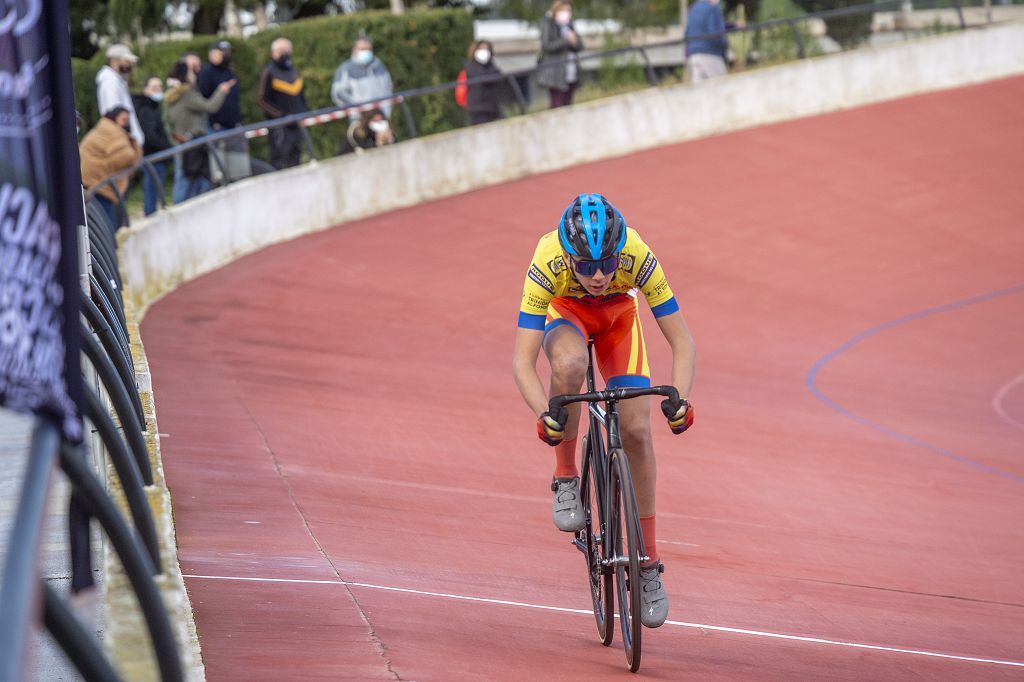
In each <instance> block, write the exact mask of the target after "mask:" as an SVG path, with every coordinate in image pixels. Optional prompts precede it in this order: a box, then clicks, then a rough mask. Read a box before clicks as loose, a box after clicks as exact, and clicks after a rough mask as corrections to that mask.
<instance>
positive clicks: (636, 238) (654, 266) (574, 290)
mask: <svg viewBox="0 0 1024 682" xmlns="http://www.w3.org/2000/svg"><path fill="white" fill-rule="evenodd" d="M635 289H639V290H640V291H642V292H643V294H644V297H645V298H646V299H647V303H648V304H649V305H650V306H651V311H652V312H653V313H654V316H655V317H662V316H664V315H669V314H671V313H674V312H676V311H677V310H679V304H678V303H676V299H675V296H673V295H672V289H671V288H670V287H669V285H668V279H667V278H666V277H665V272H664V270H662V268H661V264H660V263H658V259H657V258H655V256H654V252H653V251H651V249H650V248H649V247H648V246H647V244H645V243H644V240H643V239H641V238H640V235H639V234H637V231H636V230H634V229H633V228H626V244H625V246H623V247H622V251H621V252H619V269H618V270H616V271H615V276H614V277H613V278H612V281H611V283H610V284H609V285H608V289H606V290H605V292H604V293H603V294H601V295H600V296H594V295H592V294H589V293H587V290H586V289H584V288H583V285H582V284H580V283H579V281H578V280H577V279H576V275H575V273H573V271H572V268H571V267H570V265H569V262H568V261H567V259H566V257H565V255H564V253H563V251H562V245H561V244H559V243H558V230H553V231H551V232H548V233H547V234H546V235H544V236H543V237H541V238H540V242H538V243H537V250H536V252H535V253H534V254H533V262H532V263H530V269H529V271H527V273H526V282H525V283H524V284H523V300H522V304H521V305H520V307H519V326H520V327H523V328H525V329H544V322H545V318H546V316H547V311H548V303H550V302H551V300H552V299H554V298H559V297H567V298H580V299H584V300H587V301H593V302H595V303H599V302H601V301H602V300H605V299H612V298H617V297H619V296H624V295H627V294H629V293H630V292H632V291H633V290H635Z"/></svg>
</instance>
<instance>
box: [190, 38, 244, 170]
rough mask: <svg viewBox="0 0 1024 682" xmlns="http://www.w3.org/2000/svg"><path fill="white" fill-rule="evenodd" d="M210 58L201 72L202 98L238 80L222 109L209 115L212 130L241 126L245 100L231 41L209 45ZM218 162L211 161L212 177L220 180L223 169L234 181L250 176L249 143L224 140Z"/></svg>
mask: <svg viewBox="0 0 1024 682" xmlns="http://www.w3.org/2000/svg"><path fill="white" fill-rule="evenodd" d="M209 59H210V61H209V62H207V63H206V64H205V65H203V67H202V69H200V71H199V92H200V94H202V96H203V97H207V98H208V97H212V96H213V93H214V92H216V90H217V86H219V85H220V84H221V83H227V82H228V81H232V82H234V83H235V85H234V86H232V88H231V90H229V91H228V96H227V97H226V98H225V99H224V104H222V105H221V107H220V109H218V110H217V111H215V112H213V113H212V114H210V132H218V131H221V130H231V129H232V128H237V127H238V126H240V125H242V100H241V97H240V94H239V93H240V90H239V87H238V74H236V73H235V70H234V69H233V68H231V43H229V42H228V41H226V40H218V41H217V42H215V43H214V44H213V46H211V47H210V52H209ZM213 153H214V154H215V155H216V157H217V161H218V163H212V164H211V165H210V170H211V173H212V175H213V177H212V180H213V181H214V182H219V181H220V180H221V169H222V168H223V169H224V170H225V171H226V172H227V173H228V175H229V176H230V178H231V179H232V180H238V179H240V178H245V177H248V176H249V175H251V174H252V167H251V166H250V164H249V145H248V143H247V142H246V139H245V137H244V136H242V135H237V136H235V137H231V138H228V139H227V140H222V141H220V142H217V143H216V144H215V145H214V152H213Z"/></svg>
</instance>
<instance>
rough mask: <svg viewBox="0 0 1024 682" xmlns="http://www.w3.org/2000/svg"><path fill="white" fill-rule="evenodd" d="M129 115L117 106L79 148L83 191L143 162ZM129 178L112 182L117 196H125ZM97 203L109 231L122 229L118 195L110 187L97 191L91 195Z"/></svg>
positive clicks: (86, 136) (125, 177)
mask: <svg viewBox="0 0 1024 682" xmlns="http://www.w3.org/2000/svg"><path fill="white" fill-rule="evenodd" d="M130 126H131V113H130V112H129V111H128V109H126V108H125V107H121V106H116V107H114V108H113V109H111V110H110V111H108V112H107V113H105V114H104V115H103V117H102V118H100V120H99V122H97V123H96V125H95V126H94V127H93V129H92V130H90V131H89V132H88V133H86V135H85V137H83V138H82V142H81V143H80V144H79V145H78V153H79V155H80V156H81V159H82V184H83V185H85V187H86V189H91V188H93V187H95V186H97V185H99V184H100V183H101V182H102V181H103V180H105V179H107V178H109V177H110V176H111V175H113V174H114V173H117V172H118V171H120V170H124V169H126V168H131V167H132V166H134V165H135V164H137V163H138V162H139V159H141V158H142V148H141V147H140V146H139V143H138V142H136V141H135V138H133V137H132V136H131V127H130ZM130 179H131V175H130V174H128V173H126V174H125V175H124V176H123V177H121V178H119V179H118V180H116V181H115V183H114V184H116V185H117V190H118V192H120V193H121V195H122V196H123V195H124V192H125V190H126V189H127V188H128V181H129V180H130ZM94 198H95V199H96V201H97V202H98V203H99V204H100V206H102V207H103V210H104V211H106V213H107V215H108V216H110V226H111V230H113V231H115V232H116V231H117V228H119V227H120V226H121V215H120V210H119V208H118V204H119V203H120V202H119V200H118V195H117V192H115V191H114V188H113V187H111V186H110V184H106V185H103V186H102V187H100V188H99V189H98V190H97V191H96V194H95V195H94Z"/></svg>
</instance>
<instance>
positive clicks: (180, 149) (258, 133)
mask: <svg viewBox="0 0 1024 682" xmlns="http://www.w3.org/2000/svg"><path fill="white" fill-rule="evenodd" d="M909 4H910V3H909V2H908V0H885V1H883V2H875V3H870V4H863V5H854V6H851V7H841V8H837V9H831V10H823V11H820V12H811V13H808V14H802V15H799V16H794V17H784V18H780V19H769V20H767V21H761V22H757V23H752V24H746V25H744V26H738V27H735V28H730V29H728V31H727V33H728V34H730V35H734V34H735V35H742V34H757V33H758V32H761V31H771V30H775V29H779V28H785V29H788V31H789V33H790V34H791V35H792V39H793V42H794V44H795V46H796V51H797V58H798V59H805V58H807V55H808V50H807V45H806V43H805V36H804V34H803V33H802V32H801V30H800V26H801V25H802V24H806V23H807V22H809V21H812V20H822V21H828V20H830V19H838V18H843V17H851V16H858V15H863V14H874V13H876V12H895V11H906V9H907V7H908V5H909ZM939 6H942V7H943V8H946V9H951V10H953V11H955V12H956V16H957V23H958V25H959V26H958V28H959V29H960V30H966V29H967V28H968V25H967V22H966V20H965V18H964V13H963V3H962V2H961V0H950V1H949V2H947V3H942V2H940V0H916V2H914V9H915V10H920V9H931V8H936V7H939ZM903 33H904V35H905V36H909V30H908V29H906V28H904V29H903ZM721 35H722V34H720V33H712V34H706V35H691V36H685V37H683V38H681V39H676V40H667V41H663V42H656V43H648V44H646V45H627V46H623V47H616V48H612V49H607V50H598V51H588V52H583V53H580V54H578V55H574V56H572V57H567V58H566V59H562V60H550V61H547V62H545V66H552V65H554V66H558V65H565V64H567V63H568V62H570V61H574V60H578V61H579V62H580V63H583V62H588V61H594V60H611V59H614V58H616V57H619V56H623V55H632V56H635V57H636V58H637V59H639V61H640V62H641V63H642V68H643V70H644V74H645V77H646V79H647V82H648V85H650V86H656V85H658V84H659V82H660V79H659V76H658V73H657V70H656V69H655V67H654V63H653V62H652V60H651V57H650V54H649V52H650V51H652V50H656V49H663V48H671V47H678V48H680V50H684V49H685V45H686V43H687V42H690V41H699V40H707V39H712V38H718V37H721ZM539 66H540V65H538V66H534V67H532V68H528V69H520V70H517V71H509V72H502V73H497V74H486V75H482V76H476V77H473V78H469V79H467V80H465V81H463V82H462V83H460V82H459V81H448V82H445V83H438V84H434V85H426V86H421V87H417V88H411V89H409V90H402V91H401V92H398V93H395V94H393V95H390V96H388V97H383V98H379V99H373V100H366V101H364V102H359V103H357V104H354V105H352V106H347V107H336V106H330V107H324V108H321V109H316V110H312V111H307V112H302V113H298V114H291V115H288V116H282V117H280V118H276V119H270V120H266V121H260V122H257V123H252V124H249V125H245V126H239V127H237V128H232V129H229V130H221V131H217V132H213V133H210V134H208V135H204V136H202V137H200V138H196V139H194V140H189V141H187V142H184V143H182V144H179V145H177V146H175V147H173V148H171V149H167V150H165V151H162V152H157V153H155V154H150V155H149V156H146V157H144V158H143V159H142V160H141V161H140V162H139V163H138V164H136V165H134V166H132V167H130V168H126V169H124V170H122V171H119V172H118V173H115V174H114V175H111V176H110V177H108V178H105V179H104V180H102V181H101V182H99V183H98V184H96V185H95V186H93V187H92V188H90V189H89V191H88V195H89V196H93V195H94V194H95V193H96V192H97V191H99V189H101V188H103V187H106V186H110V187H112V188H113V190H114V193H115V195H116V197H117V201H116V203H117V205H118V209H119V212H120V220H121V224H125V225H126V224H129V220H128V215H127V211H126V209H125V199H124V196H123V193H122V192H121V191H120V190H119V189H118V187H117V184H116V183H117V182H118V181H120V180H122V179H123V178H124V177H125V176H128V175H133V174H135V173H136V172H138V171H140V170H141V172H143V173H146V174H149V175H150V177H151V178H152V180H153V181H154V183H155V184H157V185H159V186H160V187H161V192H160V196H159V198H158V202H159V205H160V207H161V208H166V206H167V202H166V198H165V197H164V196H163V191H162V190H163V186H162V184H161V183H160V177H159V174H158V173H157V172H156V169H155V168H154V164H156V163H162V162H166V161H168V160H169V159H172V158H175V157H181V155H183V154H185V153H186V152H188V151H191V150H194V149H198V148H205V149H206V151H207V154H208V156H209V157H210V160H211V164H215V165H217V167H218V170H219V171H220V175H221V177H222V178H223V179H224V180H223V184H224V185H227V184H231V183H232V182H234V181H237V180H240V179H242V178H233V177H231V175H230V174H229V173H228V172H227V168H225V167H224V165H223V163H222V160H221V155H220V154H219V153H218V149H217V145H218V144H220V143H223V142H226V141H227V140H230V139H234V138H238V137H245V138H247V139H251V138H255V137H262V136H265V135H267V134H269V133H270V131H272V130H275V129H278V128H285V127H290V126H296V125H297V126H299V127H300V128H301V130H302V132H303V143H304V146H305V148H306V153H307V154H308V156H309V159H310V161H313V160H316V158H317V157H316V150H315V149H314V146H313V143H312V140H311V139H310V137H309V134H308V132H307V131H306V129H307V128H309V127H312V126H315V125H320V124H322V123H327V122H330V121H336V120H341V119H345V118H349V117H351V115H352V114H353V113H356V112H365V111H368V110H370V109H373V108H376V107H378V106H380V105H381V104H387V103H390V104H397V105H398V106H399V107H400V108H401V110H402V115H403V120H404V122H405V125H406V128H407V129H408V132H409V136H410V137H417V136H418V135H419V132H418V130H417V126H416V121H415V117H414V116H413V114H412V111H411V109H410V108H409V106H408V102H409V101H411V100H414V99H416V98H420V97H426V96H429V95H435V94H438V93H442V92H447V91H453V90H454V89H455V88H456V87H458V86H459V85H461V84H465V85H466V86H468V87H472V86H475V85H483V84H486V83H493V82H499V81H504V82H505V83H507V85H508V88H509V91H510V92H511V94H512V99H513V100H514V101H515V105H516V106H517V108H518V109H519V111H520V113H526V111H527V109H528V101H527V98H526V96H525V95H524V93H523V90H522V87H521V86H520V84H519V83H520V80H527V79H529V78H530V77H531V76H533V75H534V74H536V72H537V70H538V68H539ZM271 168H272V167H270V166H269V165H264V166H263V167H262V170H263V171H264V172H265V171H268V170H270V169H271ZM246 177H248V176H246Z"/></svg>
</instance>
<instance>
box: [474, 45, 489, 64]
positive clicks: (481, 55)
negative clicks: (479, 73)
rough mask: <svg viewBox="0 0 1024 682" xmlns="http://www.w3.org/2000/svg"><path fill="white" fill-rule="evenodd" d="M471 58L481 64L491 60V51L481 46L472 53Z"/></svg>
mask: <svg viewBox="0 0 1024 682" xmlns="http://www.w3.org/2000/svg"><path fill="white" fill-rule="evenodd" d="M473 59H475V60H477V61H478V62H480V63H481V64H486V63H487V62H489V61H491V51H490V50H488V49H485V48H482V47H481V48H480V49H479V50H477V51H476V52H474V53H473Z"/></svg>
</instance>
